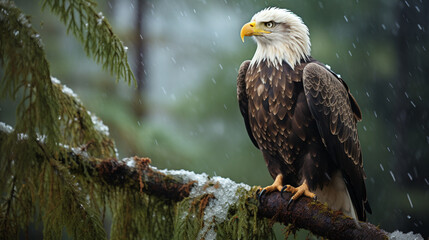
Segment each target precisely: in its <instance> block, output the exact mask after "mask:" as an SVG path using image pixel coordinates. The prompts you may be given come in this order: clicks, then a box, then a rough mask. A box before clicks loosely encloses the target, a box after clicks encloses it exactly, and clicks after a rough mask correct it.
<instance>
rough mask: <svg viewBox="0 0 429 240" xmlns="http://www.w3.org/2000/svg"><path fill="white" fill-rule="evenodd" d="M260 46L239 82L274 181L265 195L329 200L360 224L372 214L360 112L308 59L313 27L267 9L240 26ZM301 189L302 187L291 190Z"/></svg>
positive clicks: (244, 109)
mask: <svg viewBox="0 0 429 240" xmlns="http://www.w3.org/2000/svg"><path fill="white" fill-rule="evenodd" d="M244 36H253V38H254V40H255V41H256V43H257V49H256V52H255V55H254V56H253V58H252V60H247V61H244V62H243V63H242V64H241V66H240V69H239V73H238V77H237V98H238V102H239V106H240V111H241V114H242V115H243V118H244V122H245V126H246V129H247V132H248V134H249V136H250V139H251V141H252V142H253V144H254V145H255V146H256V147H257V148H258V149H260V150H261V152H262V155H263V157H264V159H265V162H266V164H267V167H268V171H269V173H270V174H271V176H272V177H273V179H274V183H273V184H272V185H270V186H268V187H265V188H263V189H262V191H260V194H265V193H267V192H271V191H281V192H283V191H288V192H291V193H292V194H294V195H293V196H292V198H291V200H290V202H289V203H291V201H293V200H294V199H297V198H298V197H300V196H301V195H304V196H307V197H310V198H316V196H317V199H318V200H320V201H321V202H326V203H327V204H328V206H329V207H330V208H332V209H333V210H340V211H342V212H343V213H344V214H346V215H348V216H350V217H352V218H354V219H358V220H361V221H365V220H366V213H365V212H369V213H371V208H370V206H369V203H368V200H367V196H366V188H365V182H364V179H365V178H366V177H365V173H364V170H363V161H362V153H361V146H360V143H359V138H358V132H357V127H356V123H357V121H359V120H361V111H360V108H359V106H358V104H357V102H356V100H355V99H354V97H353V96H352V95H351V93H350V91H349V89H348V87H347V85H346V83H345V82H344V81H343V79H341V77H339V75H337V74H335V73H334V72H333V71H331V70H330V68H329V67H328V66H326V65H324V64H322V63H320V62H319V61H317V60H315V59H313V58H312V57H311V56H310V45H311V44H310V38H309V31H308V28H307V26H306V25H305V24H304V23H303V21H302V20H301V18H300V17H298V16H297V15H295V14H293V13H292V12H290V11H289V10H285V9H279V8H267V9H264V10H262V11H260V12H258V13H256V14H255V15H254V16H253V17H252V20H251V21H250V22H249V23H246V24H245V25H244V26H243V27H242V29H241V39H242V40H243V41H244ZM293 186H297V187H293Z"/></svg>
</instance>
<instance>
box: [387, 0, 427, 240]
mask: <svg viewBox="0 0 429 240" xmlns="http://www.w3.org/2000/svg"><path fill="white" fill-rule="evenodd" d="M397 14H398V15H397V19H396V24H399V30H398V32H397V37H396V39H395V45H396V46H395V47H396V52H397V59H398V61H397V74H396V76H397V79H396V83H395V84H394V88H395V95H396V96H395V97H396V98H395V100H394V101H393V104H394V106H393V107H394V113H395V114H394V122H395V130H396V132H395V137H396V141H395V151H394V152H395V155H394V156H395V162H394V168H395V172H396V173H397V174H395V176H396V179H397V181H398V183H399V184H401V185H402V186H403V189H405V187H407V188H412V187H413V186H416V184H421V185H425V183H424V175H425V172H423V171H422V169H427V168H425V166H428V165H427V163H425V162H427V161H425V158H426V159H427V155H428V151H427V145H426V144H427V143H426V141H421V140H420V139H419V140H417V139H416V137H417V138H418V137H419V136H420V135H419V134H423V135H424V136H427V133H425V132H427V131H428V130H427V129H428V127H429V125H428V123H427V118H426V117H425V114H428V109H427V106H425V104H418V105H417V107H416V105H414V104H413V102H412V101H413V99H415V100H414V101H416V100H417V99H418V98H419V97H420V96H416V95H411V94H412V93H416V92H417V93H418V92H419V91H416V90H417V89H419V90H420V91H424V88H423V87H424V85H425V83H424V82H421V81H422V80H423V81H425V80H426V81H427V79H428V78H429V76H428V71H427V69H428V68H429V63H428V62H427V61H423V59H428V58H427V57H426V58H424V57H423V55H426V56H427V54H428V53H427V50H426V49H425V48H427V47H429V46H428V45H427V43H428V40H429V39H428V34H427V30H428V27H429V17H428V16H429V2H428V1H420V0H408V1H403V0H400V1H398V4H397ZM423 93H424V92H423ZM426 97H427V96H426ZM420 100H421V99H420ZM419 105H420V106H419ZM425 140H426V139H425ZM410 205H411V200H410ZM411 208H412V205H411ZM419 215H420V216H413V217H416V218H417V219H422V220H423V219H428V218H427V216H426V217H425V216H424V215H425V214H424V213H420V214H419ZM398 220H399V219H398ZM402 225H403V227H401V228H402V229H406V230H408V231H411V230H416V229H418V230H417V231H421V232H423V228H424V227H423V225H421V226H420V227H418V226H417V225H415V223H413V222H412V221H407V219H405V218H403V219H402ZM414 225H415V226H414ZM398 227H400V226H398Z"/></svg>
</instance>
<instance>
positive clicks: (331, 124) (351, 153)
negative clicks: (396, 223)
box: [303, 63, 371, 220]
mask: <svg viewBox="0 0 429 240" xmlns="http://www.w3.org/2000/svg"><path fill="white" fill-rule="evenodd" d="M303 85H304V92H305V96H306V98H307V103H308V106H309V108H310V112H311V114H312V115H313V117H314V119H315V120H316V123H317V127H318V130H319V134H320V136H321V138H322V141H323V143H324V145H325V147H326V149H327V150H328V153H329V155H330V157H331V158H332V160H333V161H334V163H335V164H336V165H337V166H338V167H339V168H340V169H341V171H342V174H343V177H344V179H345V183H346V185H347V189H348V191H349V194H350V197H351V199H352V202H353V205H354V206H355V210H356V213H357V216H358V218H359V220H365V219H366V214H365V209H366V210H367V211H368V212H371V209H370V207H369V204H368V201H367V197H366V189H365V183H364V178H365V173H364V171H363V165H362V154H361V147H360V143H359V138H358V132H357V127H356V123H357V121H358V120H360V119H361V112H360V109H359V106H358V105H357V103H356V101H355V99H354V98H353V96H352V95H351V94H350V92H349V91H348V87H347V85H346V84H345V83H344V82H343V81H342V79H340V78H337V77H336V76H335V75H334V74H333V73H332V72H330V71H329V70H328V69H326V68H325V67H323V66H321V65H319V64H317V63H310V64H308V65H307V66H306V67H305V68H304V74H303Z"/></svg>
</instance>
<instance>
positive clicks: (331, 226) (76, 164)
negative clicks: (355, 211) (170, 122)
mask: <svg viewBox="0 0 429 240" xmlns="http://www.w3.org/2000/svg"><path fill="white" fill-rule="evenodd" d="M6 134H7V133H6V132H4V131H0V139H2V138H3V137H4V135H6ZM67 155H68V156H60V158H59V159H60V161H61V162H62V163H63V164H65V165H66V166H67V167H68V169H69V170H70V171H71V173H72V174H76V175H79V174H80V175H82V174H88V177H90V178H92V179H94V180H98V181H99V182H100V183H101V184H107V185H109V186H115V187H119V188H129V189H134V191H140V192H144V193H146V194H148V195H155V196H158V197H162V198H166V199H170V200H174V201H181V200H183V199H184V198H186V197H188V196H189V195H190V192H191V190H192V188H193V187H194V186H195V185H196V184H197V182H196V181H195V180H189V179H188V178H186V177H180V176H178V175H172V174H165V173H163V172H161V171H159V170H157V169H156V168H155V167H152V166H150V160H149V159H148V158H138V157H134V158H133V159H128V161H127V162H125V161H117V160H115V159H105V160H100V159H93V158H89V157H88V155H86V154H78V153H76V151H73V150H69V151H68V153H67ZM130 161H134V163H132V162H130ZM130 163H132V164H130ZM84 169H86V170H84ZM254 189H255V188H254ZM251 191H254V190H251ZM290 197H291V196H290V194H289V193H285V194H284V198H282V197H281V196H280V194H279V193H278V192H275V193H270V194H266V195H265V196H263V197H262V198H261V202H260V204H259V206H258V216H259V217H261V218H268V219H271V220H272V221H276V222H280V223H283V224H284V225H286V226H287V225H289V224H293V226H294V229H295V228H296V229H298V228H305V229H308V230H310V231H311V232H313V233H314V234H316V235H319V236H323V237H327V238H329V239H387V234H388V233H386V232H385V231H384V230H382V229H379V228H378V227H376V226H374V225H372V224H370V223H365V222H359V223H357V222H355V221H354V220H353V219H351V218H349V217H346V216H345V215H343V214H342V213H341V212H338V211H337V212H335V211H332V210H330V209H329V208H328V207H327V206H326V205H324V204H321V203H320V202H313V201H312V200H310V199H308V198H305V197H302V198H300V199H298V200H297V201H294V202H293V203H292V205H291V207H290V209H289V210H288V209H286V207H285V206H287V203H288V200H289V198H290ZM251 198H253V202H255V199H256V194H255V193H254V192H253V193H252V197H251ZM206 206H207V205H206Z"/></svg>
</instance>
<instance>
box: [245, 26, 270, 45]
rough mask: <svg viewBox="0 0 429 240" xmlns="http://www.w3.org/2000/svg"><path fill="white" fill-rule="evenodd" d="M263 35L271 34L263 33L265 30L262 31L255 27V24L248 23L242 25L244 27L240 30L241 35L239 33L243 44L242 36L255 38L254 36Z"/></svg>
mask: <svg viewBox="0 0 429 240" xmlns="http://www.w3.org/2000/svg"><path fill="white" fill-rule="evenodd" d="M264 33H271V32H269V31H265V30H263V29H261V28H259V27H258V26H257V25H256V22H249V23H246V24H244V26H243V27H242V28H241V33H240V36H241V41H243V42H244V36H247V37H249V36H255V35H262V34H264Z"/></svg>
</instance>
